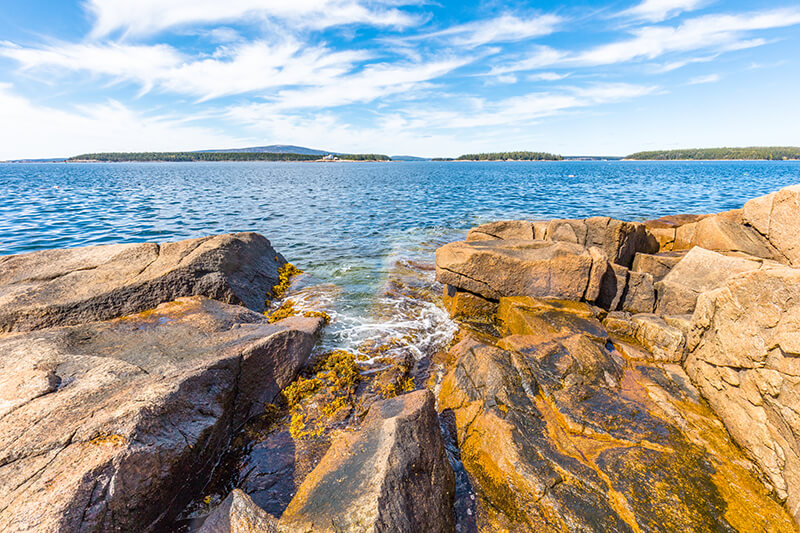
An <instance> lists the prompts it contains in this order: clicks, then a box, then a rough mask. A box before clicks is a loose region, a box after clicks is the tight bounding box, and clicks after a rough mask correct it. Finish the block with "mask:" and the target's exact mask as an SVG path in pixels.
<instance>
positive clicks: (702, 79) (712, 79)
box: [689, 74, 720, 85]
mask: <svg viewBox="0 0 800 533" xmlns="http://www.w3.org/2000/svg"><path fill="white" fill-rule="evenodd" d="M719 80H720V77H719V74H709V75H708V76H697V77H695V78H692V79H691V80H689V85H700V84H702V83H716V82H718V81H719Z"/></svg>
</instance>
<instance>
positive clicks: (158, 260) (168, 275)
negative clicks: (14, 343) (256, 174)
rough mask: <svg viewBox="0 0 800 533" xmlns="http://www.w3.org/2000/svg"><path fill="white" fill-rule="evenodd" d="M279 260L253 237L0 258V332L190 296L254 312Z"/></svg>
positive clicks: (265, 294)
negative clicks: (213, 300) (243, 307)
mask: <svg viewBox="0 0 800 533" xmlns="http://www.w3.org/2000/svg"><path fill="white" fill-rule="evenodd" d="M285 262H286V261H285V259H283V257H281V256H280V254H278V253H277V252H275V250H274V249H273V248H272V246H271V245H270V243H269V241H268V240H267V239H266V238H264V237H263V236H261V235H258V234H257V233H233V234H228V235H217V236H213V237H204V238H201V239H191V240H185V241H179V242H172V243H165V244H160V245H159V244H154V243H141V244H112V245H107V246H89V247H86V248H73V249H67V250H45V251H41V252H33V253H28V254H21V255H11V256H6V257H0V332H9V331H30V330H34V329H39V328H46V327H53V326H61V325H72V324H80V323H84V322H89V321H93V320H106V319H109V318H115V317H119V316H123V315H127V314H131V313H138V312H140V311H144V310H147V309H152V308H154V307H156V306H157V305H159V304H161V303H164V302H169V301H172V300H175V299H176V298H180V297H183V296H194V295H201V296H207V297H209V298H213V299H215V300H219V301H222V302H226V303H231V304H238V305H244V306H246V307H248V308H249V309H252V310H253V311H258V312H260V311H263V310H264V303H265V300H266V299H267V298H269V297H271V289H272V287H273V286H274V285H276V284H277V283H278V277H279V276H278V269H279V267H280V266H281V265H282V264H284V263H285Z"/></svg>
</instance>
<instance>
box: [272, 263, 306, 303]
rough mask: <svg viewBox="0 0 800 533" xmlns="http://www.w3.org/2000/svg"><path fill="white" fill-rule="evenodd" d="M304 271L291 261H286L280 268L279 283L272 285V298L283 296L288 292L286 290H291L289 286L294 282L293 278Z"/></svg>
mask: <svg viewBox="0 0 800 533" xmlns="http://www.w3.org/2000/svg"><path fill="white" fill-rule="evenodd" d="M302 273H303V271H302V270H300V269H299V268H297V267H296V266H294V265H293V264H291V263H284V264H283V265H281V267H280V268H279V269H278V283H277V284H276V285H275V286H273V287H272V298H273V299H275V298H281V297H282V296H283V295H284V294H286V291H287V290H289V286H290V285H291V284H292V278H293V277H295V276H297V275H298V274H302Z"/></svg>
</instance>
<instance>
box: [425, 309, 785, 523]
mask: <svg viewBox="0 0 800 533" xmlns="http://www.w3.org/2000/svg"><path fill="white" fill-rule="evenodd" d="M499 309H500V310H499V312H498V318H500V321H501V330H502V332H503V333H502V335H503V336H502V337H500V338H498V337H494V338H493V337H489V336H486V335H482V334H471V333H466V334H465V338H464V339H463V340H462V341H461V342H460V343H459V344H458V345H456V346H455V347H454V348H453V349H452V350H451V352H450V355H449V367H448V368H449V369H448V372H447V374H446V376H445V378H444V380H443V382H442V385H441V390H440V393H439V409H440V410H441V411H442V412H443V414H447V413H452V416H453V419H454V423H455V426H456V428H457V441H458V446H459V451H460V461H461V462H463V465H464V468H465V471H466V472H467V473H468V474H469V477H470V480H471V482H472V485H473V487H474V490H475V491H476V493H477V507H476V509H475V512H476V528H477V530H478V531H676V530H687V531H760V530H770V531H796V526H795V525H794V523H793V521H792V519H791V517H790V516H789V514H788V513H787V512H786V510H785V509H784V508H783V507H782V506H781V505H780V503H779V502H777V501H776V500H774V499H772V498H771V497H770V496H769V494H768V491H767V489H766V488H765V487H764V486H763V484H762V483H761V481H760V480H759V479H758V477H757V475H755V474H754V472H753V470H754V468H753V466H752V464H751V463H749V461H748V460H747V458H746V457H745V456H744V455H743V454H742V453H741V452H740V451H739V450H738V449H737V448H736V446H734V445H733V444H732V443H731V442H730V441H729V439H728V438H727V434H726V432H725V429H724V428H723V426H722V424H721V423H720V422H719V420H718V419H717V417H716V416H715V415H714V414H713V412H712V411H711V410H710V409H709V408H708V407H707V406H706V404H705V403H704V402H703V401H702V400H701V398H700V395H699V394H698V392H697V390H696V389H695V388H694V387H693V386H692V385H691V383H690V381H689V378H688V376H686V374H685V373H684V372H683V370H682V369H681V367H680V366H678V365H674V364H669V365H661V364H655V363H647V362H644V361H637V360H635V359H634V358H632V357H630V356H629V355H628V349H629V347H630V349H631V351H633V350H638V351H646V350H645V348H644V347H642V346H638V347H635V346H632V345H627V344H624V343H612V342H609V341H608V340H607V339H608V337H609V336H608V334H607V333H606V332H605V330H604V328H603V327H602V325H601V324H600V322H599V321H598V319H597V317H596V316H595V314H594V311H593V309H592V308H591V307H590V306H588V305H586V304H577V303H574V302H559V301H538V300H536V299H525V298H513V299H508V301H506V299H502V300H501V301H500V308H499Z"/></svg>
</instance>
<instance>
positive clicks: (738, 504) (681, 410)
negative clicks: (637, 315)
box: [626, 369, 798, 532]
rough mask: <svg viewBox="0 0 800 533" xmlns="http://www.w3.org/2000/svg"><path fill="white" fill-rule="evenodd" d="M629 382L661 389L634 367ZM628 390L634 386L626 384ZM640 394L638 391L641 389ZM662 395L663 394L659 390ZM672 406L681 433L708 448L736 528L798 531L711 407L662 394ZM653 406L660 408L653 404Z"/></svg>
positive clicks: (652, 392) (713, 477) (729, 518)
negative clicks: (751, 467) (681, 430)
mask: <svg viewBox="0 0 800 533" xmlns="http://www.w3.org/2000/svg"><path fill="white" fill-rule="evenodd" d="M630 378H631V381H632V382H635V383H636V385H638V387H639V388H640V389H641V390H642V391H645V392H644V394H647V395H657V394H659V392H660V389H659V388H658V387H657V385H655V384H652V383H651V382H650V380H649V379H648V378H647V377H646V376H645V375H643V374H642V373H641V372H640V371H638V370H636V369H631V371H630ZM626 389H627V390H628V391H633V390H635V387H633V386H629V387H626ZM640 394H641V393H640ZM661 394H662V395H663V396H666V395H664V394H663V392H661ZM664 402H666V403H667V404H668V406H669V408H671V409H670V410H671V412H672V413H673V416H677V417H680V419H681V420H680V421H676V422H679V423H680V426H681V428H682V429H683V431H684V434H685V435H686V436H687V438H689V439H690V440H691V441H692V442H693V443H695V444H696V445H698V446H699V447H700V448H702V449H704V450H707V452H708V453H707V456H708V457H709V458H710V460H711V461H712V464H713V467H714V468H713V473H712V474H711V482H712V483H713V485H714V486H715V487H716V489H717V490H718V491H719V495H720V498H721V499H722V501H723V502H724V517H725V519H726V520H727V521H728V523H730V525H731V526H732V527H733V528H734V529H735V530H737V531H771V532H777V531H780V532H783V531H787V532H788V531H795V532H796V531H798V527H797V526H796V525H795V523H794V521H793V520H792V519H791V517H790V516H789V514H788V513H787V512H786V509H785V508H784V506H783V505H781V504H780V503H779V502H778V501H776V500H775V499H774V498H773V497H772V496H771V495H770V492H769V491H768V489H767V487H765V486H764V484H763V483H762V482H761V481H760V480H759V479H758V477H757V476H756V475H754V472H753V471H752V470H751V469H750V468H748V465H749V462H748V461H747V460H746V458H745V456H744V454H743V453H742V451H741V450H740V449H739V448H738V447H737V446H736V444H734V442H733V441H732V440H731V438H730V436H729V435H728V433H727V431H726V430H725V428H724V426H723V425H722V424H721V423H720V422H719V419H718V418H717V417H716V415H715V414H714V413H713V411H712V410H711V408H710V407H708V405H706V404H705V403H702V402H699V401H689V400H680V399H677V398H672V397H665V398H664V399H663V401H662V402H661V405H662V406H663V407H661V410H662V411H663V410H664V409H665V408H668V407H667V406H666V405H664ZM655 409H659V408H658V407H656V408H655Z"/></svg>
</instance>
